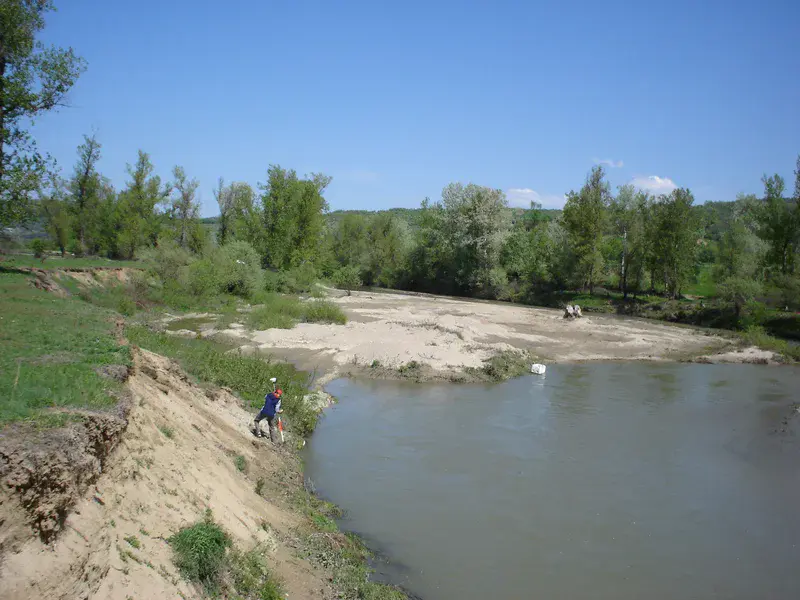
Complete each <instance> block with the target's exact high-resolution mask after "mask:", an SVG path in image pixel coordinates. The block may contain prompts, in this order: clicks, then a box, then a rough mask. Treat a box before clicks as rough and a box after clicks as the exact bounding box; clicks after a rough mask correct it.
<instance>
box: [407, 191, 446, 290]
mask: <svg viewBox="0 0 800 600" xmlns="http://www.w3.org/2000/svg"><path fill="white" fill-rule="evenodd" d="M443 220H444V208H443V207H442V205H441V204H440V203H438V202H436V203H433V204H432V203H431V202H430V199H428V198H425V199H424V200H423V201H422V204H421V206H420V215H419V221H418V229H417V231H416V235H415V239H414V243H413V247H412V250H411V252H410V255H409V260H408V269H407V271H408V272H407V281H406V285H407V286H408V288H409V289H413V290H422V291H426V292H439V293H442V292H445V293H450V292H452V291H454V290H455V282H454V278H453V275H452V271H451V265H450V262H451V250H450V248H449V247H448V245H447V243H446V238H445V235H444V230H443V226H442V223H443Z"/></svg>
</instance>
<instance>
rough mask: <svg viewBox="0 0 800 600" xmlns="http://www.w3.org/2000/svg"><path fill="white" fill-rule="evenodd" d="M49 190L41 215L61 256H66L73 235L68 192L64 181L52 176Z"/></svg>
mask: <svg viewBox="0 0 800 600" xmlns="http://www.w3.org/2000/svg"><path fill="white" fill-rule="evenodd" d="M48 187H49V190H48V191H47V192H46V193H45V194H44V195H43V196H42V199H41V213H42V218H43V219H44V223H45V227H46V228H47V233H48V235H49V236H50V239H51V240H53V243H54V244H55V245H56V246H57V247H58V249H59V251H60V252H61V256H64V255H66V253H67V246H68V245H69V240H70V235H71V234H72V215H71V214H70V210H69V203H68V202H67V191H66V186H65V183H64V181H63V180H62V179H61V178H60V177H58V176H57V175H55V174H51V176H50V181H49V186H48Z"/></svg>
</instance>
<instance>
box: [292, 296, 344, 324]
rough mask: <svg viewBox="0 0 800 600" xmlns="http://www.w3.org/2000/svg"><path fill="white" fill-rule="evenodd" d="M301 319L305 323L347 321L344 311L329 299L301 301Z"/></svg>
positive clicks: (338, 322)
mask: <svg viewBox="0 0 800 600" xmlns="http://www.w3.org/2000/svg"><path fill="white" fill-rule="evenodd" d="M302 319H303V321H304V322H306V323H332V324H335V325H344V324H345V323H347V317H346V316H345V314H344V311H342V309H341V308H339V305H338V304H334V303H333V302H331V301H330V300H310V301H308V302H305V303H303V317H302Z"/></svg>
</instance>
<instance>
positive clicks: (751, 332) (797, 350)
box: [739, 325, 800, 362]
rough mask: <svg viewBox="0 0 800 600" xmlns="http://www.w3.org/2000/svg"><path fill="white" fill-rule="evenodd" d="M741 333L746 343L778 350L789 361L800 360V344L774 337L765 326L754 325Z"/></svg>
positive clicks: (764, 348)
mask: <svg viewBox="0 0 800 600" xmlns="http://www.w3.org/2000/svg"><path fill="white" fill-rule="evenodd" d="M739 335H740V337H741V338H742V340H743V341H744V342H745V343H746V344H749V345H751V346H757V347H759V348H761V349H763V350H770V351H772V352H776V353H778V354H780V355H781V356H782V357H783V358H784V359H785V360H787V361H789V362H800V345H798V344H792V343H791V342H787V341H786V340H781V339H778V338H776V337H772V336H771V335H769V334H768V333H767V332H766V331H765V330H764V328H763V327H759V326H756V325H754V326H751V327H748V328H747V329H746V330H745V331H743V332H741V333H740V334H739Z"/></svg>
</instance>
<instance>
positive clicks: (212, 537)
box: [169, 509, 231, 594]
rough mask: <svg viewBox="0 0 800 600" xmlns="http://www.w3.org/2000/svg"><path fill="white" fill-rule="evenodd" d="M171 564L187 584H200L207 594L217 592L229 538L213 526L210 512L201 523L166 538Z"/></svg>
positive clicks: (215, 525)
mask: <svg viewBox="0 0 800 600" xmlns="http://www.w3.org/2000/svg"><path fill="white" fill-rule="evenodd" d="M169 543H170V545H171V546H172V550H173V552H174V562H175V565H176V566H177V567H178V570H180V572H181V574H182V575H183V576H184V577H186V579H188V580H189V581H194V582H196V583H199V584H200V585H202V586H203V587H204V588H205V589H206V591H207V592H209V593H210V594H216V593H217V592H218V591H219V588H220V584H221V582H222V575H223V572H224V570H225V567H226V566H227V565H226V562H227V561H226V553H227V550H228V548H229V547H230V545H231V539H230V537H229V536H228V534H227V533H225V531H223V530H222V528H221V527H220V526H219V525H217V524H216V523H214V521H213V519H212V514H211V510H210V509H207V510H206V513H205V516H204V518H203V520H201V521H199V522H198V523H195V524H194V525H191V526H189V527H184V528H183V529H181V530H180V531H179V532H178V533H176V534H175V535H173V536H172V537H170V538H169Z"/></svg>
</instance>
